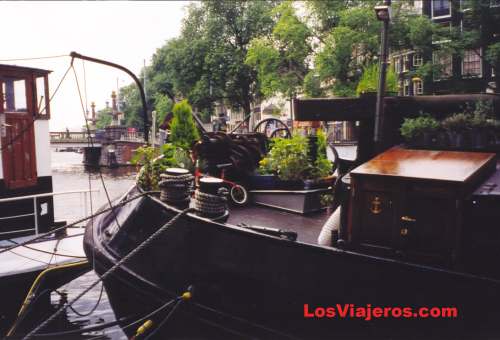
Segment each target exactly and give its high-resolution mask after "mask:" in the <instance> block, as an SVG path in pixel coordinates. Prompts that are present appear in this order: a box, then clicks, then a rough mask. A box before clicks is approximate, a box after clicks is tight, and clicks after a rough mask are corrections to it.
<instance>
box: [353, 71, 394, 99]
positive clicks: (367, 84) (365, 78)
mask: <svg viewBox="0 0 500 340" xmlns="http://www.w3.org/2000/svg"><path fill="white" fill-rule="evenodd" d="M378 77H379V65H378V64H371V65H369V66H367V67H365V68H364V70H363V74H362V75H361V79H360V80H359V83H358V86H357V87H356V94H357V95H358V96H359V95H360V94H361V93H366V92H377V89H378ZM385 88H386V91H388V92H397V90H398V86H397V80H396V73H394V70H393V69H392V68H391V67H389V68H388V70H387V75H386V79H385Z"/></svg>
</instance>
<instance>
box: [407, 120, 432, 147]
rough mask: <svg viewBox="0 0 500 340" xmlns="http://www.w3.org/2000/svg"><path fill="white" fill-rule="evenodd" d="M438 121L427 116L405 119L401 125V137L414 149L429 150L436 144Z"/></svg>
mask: <svg viewBox="0 0 500 340" xmlns="http://www.w3.org/2000/svg"><path fill="white" fill-rule="evenodd" d="M438 129H439V123H438V121H437V120H436V119H435V118H433V117H431V116H429V115H422V116H420V117H417V118H405V120H404V121H403V124H402V125H401V128H400V131H401V136H402V137H403V138H404V139H405V141H406V142H407V143H408V144H409V145H411V146H414V147H424V148H430V147H432V146H434V145H435V144H436V141H437V131H438Z"/></svg>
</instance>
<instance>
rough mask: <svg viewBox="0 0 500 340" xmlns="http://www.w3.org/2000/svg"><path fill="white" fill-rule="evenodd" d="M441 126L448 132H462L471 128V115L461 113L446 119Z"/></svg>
mask: <svg viewBox="0 0 500 340" xmlns="http://www.w3.org/2000/svg"><path fill="white" fill-rule="evenodd" d="M441 126H442V127H443V128H444V129H445V130H447V131H450V132H463V131H465V130H467V129H469V128H470V127H471V115H469V114H467V113H464V112H461V113H455V114H453V115H451V116H449V117H446V118H445V119H444V120H443V121H442V122H441Z"/></svg>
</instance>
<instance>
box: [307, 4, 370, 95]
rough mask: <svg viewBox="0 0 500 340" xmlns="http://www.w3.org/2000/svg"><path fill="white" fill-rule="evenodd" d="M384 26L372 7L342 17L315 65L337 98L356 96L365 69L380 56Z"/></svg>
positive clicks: (349, 10) (352, 10)
mask: <svg viewBox="0 0 500 340" xmlns="http://www.w3.org/2000/svg"><path fill="white" fill-rule="evenodd" d="M379 35H380V23H379V22H378V21H377V19H376V18H375V15H374V13H373V8H372V7H371V6H368V5H365V4H361V5H359V6H356V7H354V8H350V7H349V8H346V9H344V10H342V11H340V12H339V14H338V24H337V26H336V27H334V28H333V29H332V31H331V32H330V34H328V36H327V37H326V38H325V43H324V46H323V48H322V49H321V50H320V51H319V52H318V54H317V56H316V59H315V64H316V67H317V70H318V73H319V75H320V77H321V79H322V80H323V81H326V82H328V83H330V84H332V85H333V88H332V89H333V92H334V93H335V94H336V95H354V93H355V88H356V85H357V82H358V80H359V77H360V75H361V73H362V71H361V70H362V69H363V67H365V66H367V65H368V64H370V63H372V62H373V60H374V57H375V56H377V55H378V52H379Z"/></svg>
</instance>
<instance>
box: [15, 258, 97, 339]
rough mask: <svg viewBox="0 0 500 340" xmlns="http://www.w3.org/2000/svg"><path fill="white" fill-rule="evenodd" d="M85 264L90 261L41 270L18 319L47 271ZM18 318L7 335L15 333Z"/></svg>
mask: <svg viewBox="0 0 500 340" xmlns="http://www.w3.org/2000/svg"><path fill="white" fill-rule="evenodd" d="M85 265H88V261H80V262H74V263H68V264H63V265H59V266H51V267H48V268H46V269H45V270H43V271H42V272H40V273H39V274H38V276H37V277H36V279H35V281H33V284H32V285H31V288H30V289H29V291H28V294H27V295H26V298H25V299H24V301H23V304H22V306H21V308H20V309H19V312H18V313H17V317H18V319H19V317H20V316H21V315H23V313H24V312H25V310H26V308H27V307H28V306H29V304H30V302H31V297H32V295H33V292H34V290H35V289H36V288H37V286H38V285H39V283H40V282H41V281H42V279H43V278H44V277H45V275H47V273H49V272H52V271H56V270H59V269H66V268H71V267H78V266H82V267H83V266H85ZM18 319H17V320H18ZM17 320H16V321H15V322H14V324H13V325H12V326H11V328H10V329H9V332H8V333H7V336H11V335H13V334H14V332H15V330H16V328H17Z"/></svg>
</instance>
